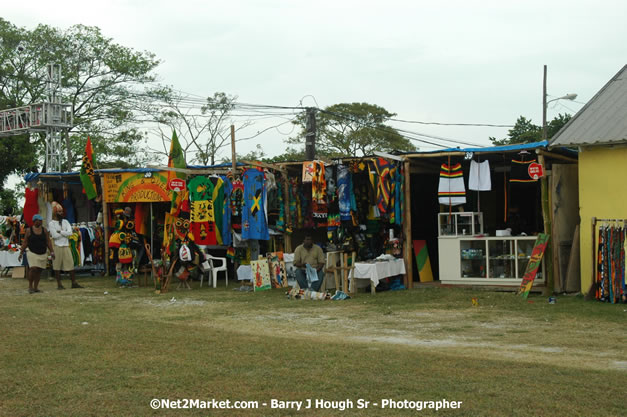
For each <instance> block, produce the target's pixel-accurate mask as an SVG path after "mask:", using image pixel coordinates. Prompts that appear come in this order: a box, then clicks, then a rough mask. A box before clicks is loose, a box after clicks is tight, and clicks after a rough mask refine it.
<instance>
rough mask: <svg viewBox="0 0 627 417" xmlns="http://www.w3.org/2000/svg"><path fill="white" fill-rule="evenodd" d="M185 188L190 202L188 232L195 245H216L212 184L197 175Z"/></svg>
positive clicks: (205, 178)
mask: <svg viewBox="0 0 627 417" xmlns="http://www.w3.org/2000/svg"><path fill="white" fill-rule="evenodd" d="M187 188H188V190H189V200H190V222H191V224H190V226H189V227H190V231H191V233H192V236H193V237H194V241H195V242H196V244H197V245H216V244H218V240H217V237H216V230H215V212H214V204H213V203H214V202H213V195H214V189H215V186H214V182H213V181H211V179H209V178H207V177H205V176H202V175H198V176H196V177H194V178H192V179H191V180H190V181H189V183H188V185H187Z"/></svg>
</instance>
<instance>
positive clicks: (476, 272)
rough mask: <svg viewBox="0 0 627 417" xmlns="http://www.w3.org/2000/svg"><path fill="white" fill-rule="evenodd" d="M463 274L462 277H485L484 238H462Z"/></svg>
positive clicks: (460, 244) (460, 245)
mask: <svg viewBox="0 0 627 417" xmlns="http://www.w3.org/2000/svg"><path fill="white" fill-rule="evenodd" d="M459 248H460V251H461V276H462V278H485V275H486V256H485V254H486V252H485V242H484V241H482V240H461V241H460V242H459Z"/></svg>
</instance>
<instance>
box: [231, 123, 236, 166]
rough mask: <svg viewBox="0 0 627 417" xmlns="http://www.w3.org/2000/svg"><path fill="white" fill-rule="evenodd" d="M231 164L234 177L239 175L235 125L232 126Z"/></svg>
mask: <svg viewBox="0 0 627 417" xmlns="http://www.w3.org/2000/svg"><path fill="white" fill-rule="evenodd" d="M231 163H232V164H233V177H235V175H236V174H237V160H236V159H235V125H231Z"/></svg>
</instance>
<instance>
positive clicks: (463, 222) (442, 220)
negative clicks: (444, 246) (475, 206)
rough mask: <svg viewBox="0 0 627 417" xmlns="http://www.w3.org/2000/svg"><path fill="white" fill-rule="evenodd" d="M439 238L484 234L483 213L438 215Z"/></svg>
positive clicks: (465, 212) (462, 212)
mask: <svg viewBox="0 0 627 417" xmlns="http://www.w3.org/2000/svg"><path fill="white" fill-rule="evenodd" d="M438 231H439V236H476V235H481V234H483V213H480V212H470V211H460V212H453V213H438Z"/></svg>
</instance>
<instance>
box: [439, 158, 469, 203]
mask: <svg viewBox="0 0 627 417" xmlns="http://www.w3.org/2000/svg"><path fill="white" fill-rule="evenodd" d="M438 201H439V202H440V204H444V205H450V206H456V205H459V204H464V203H466V188H465V187H464V173H463V172H462V164H459V163H458V164H455V165H452V166H449V165H447V164H442V166H440V184H439V186H438Z"/></svg>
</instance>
